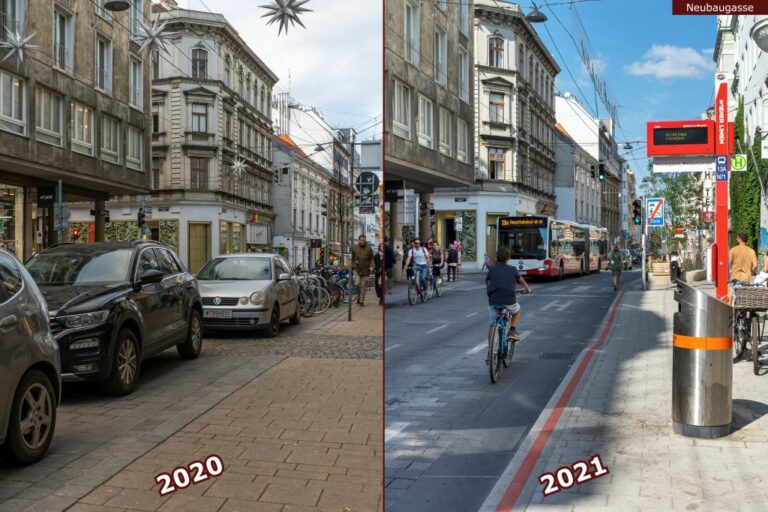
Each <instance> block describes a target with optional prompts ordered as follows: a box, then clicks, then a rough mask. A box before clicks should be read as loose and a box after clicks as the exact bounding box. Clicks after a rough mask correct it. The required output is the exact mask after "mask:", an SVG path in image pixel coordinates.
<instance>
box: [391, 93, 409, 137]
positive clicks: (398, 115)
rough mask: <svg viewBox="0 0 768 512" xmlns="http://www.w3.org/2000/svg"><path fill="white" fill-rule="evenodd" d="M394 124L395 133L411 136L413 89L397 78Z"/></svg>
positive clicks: (401, 135)
mask: <svg viewBox="0 0 768 512" xmlns="http://www.w3.org/2000/svg"><path fill="white" fill-rule="evenodd" d="M394 109H395V112H394V115H393V116H392V125H393V128H394V133H395V135H398V136H400V137H403V138H405V139H410V138H411V89H410V88H409V87H408V86H406V85H404V84H402V83H400V82H398V81H397V80H395V101H394Z"/></svg>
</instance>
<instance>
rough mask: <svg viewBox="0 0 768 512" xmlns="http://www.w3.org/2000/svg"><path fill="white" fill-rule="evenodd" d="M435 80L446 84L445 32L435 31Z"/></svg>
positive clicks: (441, 30) (446, 47) (438, 29)
mask: <svg viewBox="0 0 768 512" xmlns="http://www.w3.org/2000/svg"><path fill="white" fill-rule="evenodd" d="M434 62H435V80H436V81H437V83H439V84H442V85H445V84H447V83H448V38H447V34H446V33H445V30H443V29H441V28H436V29H435V57H434Z"/></svg>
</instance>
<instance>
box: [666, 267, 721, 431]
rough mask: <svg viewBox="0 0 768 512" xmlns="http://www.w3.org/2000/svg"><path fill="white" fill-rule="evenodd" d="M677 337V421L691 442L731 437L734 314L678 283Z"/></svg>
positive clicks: (674, 350) (674, 371) (674, 358)
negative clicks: (694, 438)
mask: <svg viewBox="0 0 768 512" xmlns="http://www.w3.org/2000/svg"><path fill="white" fill-rule="evenodd" d="M677 286H678V288H677V291H675V300H676V301H677V302H678V305H679V307H678V312H677V313H675V316H674V331H673V335H672V421H673V427H674V431H675V432H676V433H677V434H680V435H683V436H687V437H698V438H707V439H712V438H716V437H722V436H726V435H728V434H729V433H730V431H731V414H732V410H731V407H732V402H731V391H732V389H733V349H732V346H733V330H732V329H733V327H732V317H733V310H732V308H731V307H730V306H729V305H728V304H725V303H723V302H721V301H719V300H717V299H716V298H715V297H713V296H710V295H707V294H706V293H705V292H703V291H701V290H699V289H696V288H694V287H692V286H690V285H688V284H686V283H683V282H681V281H677Z"/></svg>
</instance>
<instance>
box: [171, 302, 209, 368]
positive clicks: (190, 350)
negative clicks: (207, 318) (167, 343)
mask: <svg viewBox="0 0 768 512" xmlns="http://www.w3.org/2000/svg"><path fill="white" fill-rule="evenodd" d="M202 349H203V319H202V318H200V312H199V311H198V310H196V309H193V310H192V314H191V315H190V317H189V331H188V332H187V339H186V341H184V343H180V344H178V345H176V350H177V351H178V352H179V355H180V356H181V357H182V359H197V357H198V356H199V355H200V351H201V350H202Z"/></svg>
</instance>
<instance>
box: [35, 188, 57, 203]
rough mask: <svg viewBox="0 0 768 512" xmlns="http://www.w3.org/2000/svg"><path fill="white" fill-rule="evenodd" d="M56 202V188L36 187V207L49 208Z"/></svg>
mask: <svg viewBox="0 0 768 512" xmlns="http://www.w3.org/2000/svg"><path fill="white" fill-rule="evenodd" d="M55 202H56V187H53V186H51V187H37V207H38V208H50V207H52V206H53V204H54V203H55Z"/></svg>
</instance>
